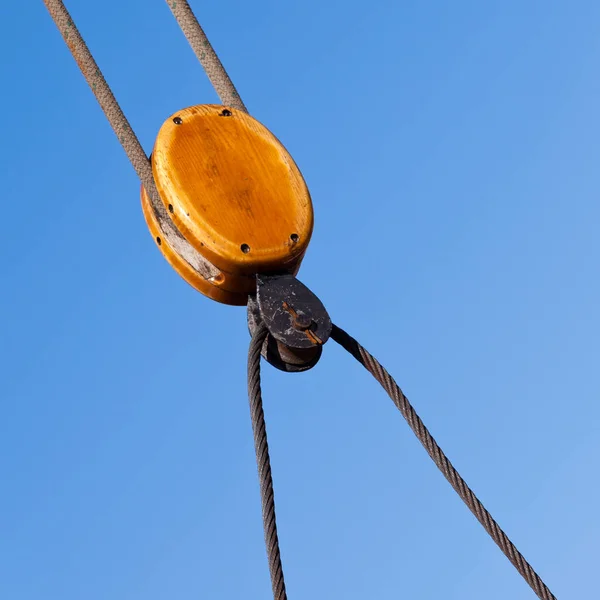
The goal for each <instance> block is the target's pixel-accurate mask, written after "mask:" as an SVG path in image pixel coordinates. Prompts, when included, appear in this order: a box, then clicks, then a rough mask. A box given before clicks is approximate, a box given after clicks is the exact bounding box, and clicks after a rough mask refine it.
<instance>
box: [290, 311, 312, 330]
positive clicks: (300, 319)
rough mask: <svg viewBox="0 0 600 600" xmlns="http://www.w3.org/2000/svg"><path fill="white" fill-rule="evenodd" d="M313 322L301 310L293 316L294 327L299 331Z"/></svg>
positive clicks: (305, 328)
mask: <svg viewBox="0 0 600 600" xmlns="http://www.w3.org/2000/svg"><path fill="white" fill-rule="evenodd" d="M312 324H313V320H312V319H311V318H310V317H309V316H308V315H307V314H304V313H303V312H298V313H296V315H295V316H294V327H295V328H296V329H300V331H306V330H307V329H308V328H309V327H310V326H311V325H312Z"/></svg>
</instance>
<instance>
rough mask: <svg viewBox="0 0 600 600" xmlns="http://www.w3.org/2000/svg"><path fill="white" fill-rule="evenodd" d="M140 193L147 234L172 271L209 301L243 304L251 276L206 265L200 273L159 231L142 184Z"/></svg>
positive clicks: (251, 283)
mask: <svg viewBox="0 0 600 600" xmlns="http://www.w3.org/2000/svg"><path fill="white" fill-rule="evenodd" d="M140 196H141V202H142V212H143V214H144V218H145V220H146V224H147V226H148V229H149V230H150V234H151V235H152V238H153V239H154V242H155V243H156V245H157V246H158V248H159V250H160V251H161V253H162V254H163V256H164V257H165V259H166V260H167V262H168V263H169V264H170V265H171V267H172V268H173V269H174V270H175V272H176V273H178V274H179V275H180V276H181V277H182V278H183V279H184V280H185V281H186V282H187V283H188V284H189V285H191V286H192V287H193V288H194V289H195V290H197V291H198V292H200V293H201V294H203V295H204V296H206V297H208V298H210V299H211V300H216V301H217V302H220V303H222V304H229V305H231V306H245V305H246V302H247V299H248V294H249V293H251V292H253V291H254V289H255V287H256V281H255V278H254V277H251V276H245V275H240V276H237V277H236V276H232V275H231V274H229V273H223V272H222V271H220V270H218V269H216V268H215V267H214V266H213V265H210V266H211V267H212V269H211V270H212V273H201V272H200V271H198V270H197V269H195V268H194V267H193V266H192V265H191V264H190V263H189V262H188V261H187V260H186V259H185V258H184V257H183V256H181V254H180V252H179V251H178V249H177V248H175V247H174V245H173V244H171V242H170V240H169V238H168V237H166V236H165V235H164V234H163V232H162V230H161V227H160V223H159V221H158V218H157V215H156V212H155V210H154V209H153V207H152V202H151V201H150V198H149V197H148V194H147V193H146V190H145V188H144V187H143V186H142V187H141V191H140Z"/></svg>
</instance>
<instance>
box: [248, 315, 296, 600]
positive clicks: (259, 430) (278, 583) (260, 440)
mask: <svg viewBox="0 0 600 600" xmlns="http://www.w3.org/2000/svg"><path fill="white" fill-rule="evenodd" d="M266 337H267V328H266V326H265V325H264V324H261V325H259V326H258V327H257V328H256V331H255V332H254V335H253V336H252V341H251V342H250V350H249V352H248V399H249V401H250V416H251V419H252V431H253V433H254V449H255V451H256V464H257V466H258V478H259V482H260V497H261V501H262V517H263V527H264V532H265V544H266V547H267V557H268V560H269V571H270V573H271V586H272V588H273V598H274V600H287V593H286V591H285V581H284V578H283V567H282V565H281V554H280V552H279V538H278V537H277V522H276V519H275V498H274V495H273V477H272V475H271V462H270V459H269V445H268V443H267V428H266V424H265V414H264V412H263V406H262V392H261V389H260V360H261V356H260V352H261V349H262V346H263V343H264V341H265V338H266Z"/></svg>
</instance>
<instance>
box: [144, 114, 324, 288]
mask: <svg viewBox="0 0 600 600" xmlns="http://www.w3.org/2000/svg"><path fill="white" fill-rule="evenodd" d="M152 168H153V173H154V178H155V181H156V186H157V188H158V191H159V194H160V196H161V200H162V202H163V203H164V206H165V208H166V209H167V210H168V211H169V216H170V218H171V219H172V221H173V223H174V224H175V225H176V227H177V229H178V230H179V231H180V232H181V233H182V234H183V236H184V237H185V238H186V240H187V241H188V242H189V243H190V244H191V245H192V246H193V247H194V248H195V249H196V250H197V251H198V252H199V253H200V254H202V255H203V256H204V257H205V258H206V259H208V260H209V261H210V262H211V263H212V264H213V265H214V266H215V267H217V268H218V269H221V270H222V271H223V272H224V273H229V274H231V275H233V276H236V275H253V274H256V273H261V272H262V273H265V272H278V271H287V272H296V271H297V270H298V268H299V265H300V262H301V260H302V257H303V256H304V253H305V251H306V248H307V246H308V243H309V241H310V237H311V235H312V230H313V209H312V202H311V198H310V194H309V191H308V188H307V186H306V184H305V182H304V179H303V177H302V174H301V173H300V171H299V169H298V167H297V166H296V164H295V162H294V160H293V159H292V157H291V156H290V154H289V153H288V152H287V150H286V149H285V148H284V147H283V146H282V144H281V143H280V142H279V141H278V140H277V138H275V136H274V135H273V134H272V133H271V132H270V131H269V130H268V129H267V128H266V127H264V126H263V125H262V124H261V123H259V122H258V121H256V120H255V119H253V118H252V117H250V116H249V115H248V114H246V113H244V112H241V111H237V110H235V109H232V108H227V107H224V106H221V105H200V106H194V107H191V108H186V109H184V110H182V111H180V112H178V113H176V114H174V115H172V116H171V117H170V118H169V119H167V121H166V122H165V123H164V124H163V126H162V127H161V129H160V131H159V134H158V136H157V139H156V143H155V145H154V150H153V153H152Z"/></svg>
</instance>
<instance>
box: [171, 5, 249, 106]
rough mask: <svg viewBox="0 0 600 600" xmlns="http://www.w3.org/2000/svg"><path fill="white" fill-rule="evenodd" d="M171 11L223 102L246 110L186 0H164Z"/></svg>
mask: <svg viewBox="0 0 600 600" xmlns="http://www.w3.org/2000/svg"><path fill="white" fill-rule="evenodd" d="M166 1H167V4H168V5H169V8H170V9H171V12H172V13H173V16H174V17H175V19H177V22H178V23H179V27H180V28H181V31H183V34H184V35H185V37H186V39H187V41H188V43H189V45H190V46H191V47H192V50H193V51H194V54H195V55H196V57H197V58H198V60H199V61H200V64H201V65H202V68H203V69H204V71H205V72H206V74H207V75H208V78H209V79H210V82H211V83H212V86H213V87H214V88H215V91H216V92H217V95H218V96H219V98H220V99H221V102H222V103H223V104H226V105H227V106H231V107H233V108H237V109H238V110H243V111H244V112H248V110H247V109H246V107H245V106H244V103H243V102H242V99H241V98H240V95H239V94H238V92H237V90H236V89H235V86H234V85H233V81H231V79H230V77H229V75H228V74H227V71H226V70H225V67H224V66H223V63H222V62H221V61H220V60H219V57H218V56H217V53H216V52H215V50H214V48H213V47H212V45H211V43H210V42H209V40H208V38H207V37H206V34H205V33H204V30H203V29H202V27H201V26H200V23H199V22H198V19H197V18H196V15H194V12H193V11H192V8H191V6H190V5H189V4H188V3H187V2H186V0H176V1H174V0H166Z"/></svg>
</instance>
